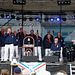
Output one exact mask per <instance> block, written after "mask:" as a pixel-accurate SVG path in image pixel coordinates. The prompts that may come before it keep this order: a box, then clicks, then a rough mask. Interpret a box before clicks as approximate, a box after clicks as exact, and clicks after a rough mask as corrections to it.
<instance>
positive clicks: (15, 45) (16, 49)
mask: <svg viewBox="0 0 75 75" xmlns="http://www.w3.org/2000/svg"><path fill="white" fill-rule="evenodd" d="M14 34H15V37H16V39H15V44H14V52H16V58H18V36H17V32H16V31H14Z"/></svg>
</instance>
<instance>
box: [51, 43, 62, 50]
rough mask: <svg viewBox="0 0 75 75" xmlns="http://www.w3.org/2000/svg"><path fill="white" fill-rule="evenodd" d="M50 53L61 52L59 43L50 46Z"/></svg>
mask: <svg viewBox="0 0 75 75" xmlns="http://www.w3.org/2000/svg"><path fill="white" fill-rule="evenodd" d="M51 50H52V51H60V50H61V45H60V44H59V43H57V44H55V43H53V44H52V46H51Z"/></svg>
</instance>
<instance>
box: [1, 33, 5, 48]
mask: <svg viewBox="0 0 75 75" xmlns="http://www.w3.org/2000/svg"><path fill="white" fill-rule="evenodd" d="M4 46H5V38H4V35H3V34H1V47H4Z"/></svg>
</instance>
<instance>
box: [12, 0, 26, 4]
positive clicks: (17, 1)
mask: <svg viewBox="0 0 75 75" xmlns="http://www.w3.org/2000/svg"><path fill="white" fill-rule="evenodd" d="M13 4H19V5H25V4H26V0H13Z"/></svg>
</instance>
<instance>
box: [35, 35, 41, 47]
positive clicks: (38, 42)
mask: <svg viewBox="0 0 75 75" xmlns="http://www.w3.org/2000/svg"><path fill="white" fill-rule="evenodd" d="M34 40H35V47H37V46H41V47H42V38H41V37H40V36H38V38H37V37H35V38H34Z"/></svg>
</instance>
